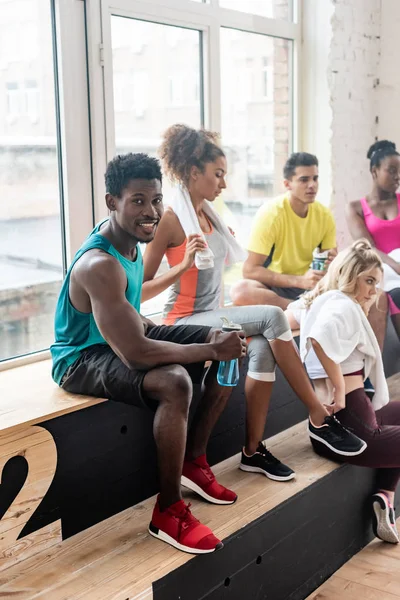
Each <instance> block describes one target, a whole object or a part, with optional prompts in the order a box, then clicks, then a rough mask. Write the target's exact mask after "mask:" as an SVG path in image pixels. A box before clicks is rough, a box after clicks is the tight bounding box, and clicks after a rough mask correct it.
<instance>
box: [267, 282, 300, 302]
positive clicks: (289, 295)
mask: <svg viewBox="0 0 400 600" xmlns="http://www.w3.org/2000/svg"><path fill="white" fill-rule="evenodd" d="M266 287H267V289H269V290H271V291H272V292H275V294H278V296H280V297H281V298H286V300H297V298H298V297H299V296H301V295H302V294H304V292H305V290H302V289H301V288H296V287H292V288H285V287H274V286H268V285H267V286H266Z"/></svg>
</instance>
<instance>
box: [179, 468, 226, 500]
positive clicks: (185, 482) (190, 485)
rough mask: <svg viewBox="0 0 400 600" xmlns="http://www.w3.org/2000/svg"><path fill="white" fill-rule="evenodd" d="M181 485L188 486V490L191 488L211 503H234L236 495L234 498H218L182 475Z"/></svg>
mask: <svg viewBox="0 0 400 600" xmlns="http://www.w3.org/2000/svg"><path fill="white" fill-rule="evenodd" d="M181 485H183V487H185V488H188V489H189V490H192V492H196V494H198V495H199V496H201V497H202V498H204V500H207V501H208V502H211V503H212V504H234V503H235V502H236V500H237V496H236V498H235V499H234V500H219V499H218V498H214V497H213V496H209V495H208V494H207V493H206V492H205V491H204V490H202V489H201V487H200V486H198V485H197V484H196V483H194V481H192V480H191V479H188V478H187V477H185V476H184V475H182V477H181Z"/></svg>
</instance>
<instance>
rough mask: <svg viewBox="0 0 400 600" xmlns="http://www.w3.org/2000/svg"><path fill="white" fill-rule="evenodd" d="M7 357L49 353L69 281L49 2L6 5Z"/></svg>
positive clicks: (0, 166) (3, 228) (0, 180)
mask: <svg viewBox="0 0 400 600" xmlns="http://www.w3.org/2000/svg"><path fill="white" fill-rule="evenodd" d="M0 66H1V69H0V88H2V89H3V93H2V94H1V95H0V196H1V198H2V208H1V212H0V360H3V359H7V358H10V357H13V356H18V355H21V354H27V353H29V352H34V351H37V350H42V349H45V348H48V347H49V345H50V344H51V343H52V341H53V321H54V309H55V303H56V301H57V296H58V292H59V289H60V283H61V280H62V275H63V270H62V238H61V226H60V206H59V202H60V200H59V185H58V162H57V139H56V117H55V98H54V77H53V55H52V25H51V14H50V1H49V0H12V1H11V0H10V1H8V2H7V1H3V2H1V3H0Z"/></svg>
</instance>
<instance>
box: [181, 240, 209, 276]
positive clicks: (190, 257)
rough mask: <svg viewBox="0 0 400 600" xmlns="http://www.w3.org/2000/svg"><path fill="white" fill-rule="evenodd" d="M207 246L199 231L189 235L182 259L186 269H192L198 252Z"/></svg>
mask: <svg viewBox="0 0 400 600" xmlns="http://www.w3.org/2000/svg"><path fill="white" fill-rule="evenodd" d="M206 247H207V244H206V243H205V241H204V240H203V238H202V237H201V235H199V234H198V233H191V234H190V235H188V237H187V241H186V250H185V256H184V257H183V260H182V263H181V264H182V267H183V269H184V270H185V271H187V270H188V269H190V267H191V266H192V264H193V261H194V257H195V255H196V252H201V251H202V250H204V249H205V248H206Z"/></svg>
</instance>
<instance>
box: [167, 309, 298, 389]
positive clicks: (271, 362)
mask: <svg viewBox="0 0 400 600" xmlns="http://www.w3.org/2000/svg"><path fill="white" fill-rule="evenodd" d="M221 317H226V318H227V319H229V321H232V322H233V323H238V324H240V325H241V326H242V329H243V331H244V333H245V335H246V338H247V341H248V347H247V354H248V356H249V370H248V372H247V375H248V376H249V377H251V378H252V379H257V380H258V381H275V366H276V363H275V358H274V355H273V354H272V350H271V346H270V344H269V341H272V340H276V339H280V340H284V341H290V340H292V338H293V336H292V332H291V330H290V326H289V323H288V320H287V318H286V316H285V314H284V312H283V310H282V309H281V308H278V307H277V306H258V305H256V306H227V307H226V308H220V309H219V310H212V311H207V312H202V313H195V314H193V315H191V316H190V317H183V318H182V319H178V320H177V321H176V322H175V325H210V326H211V327H215V328H220V327H222V321H221Z"/></svg>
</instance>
